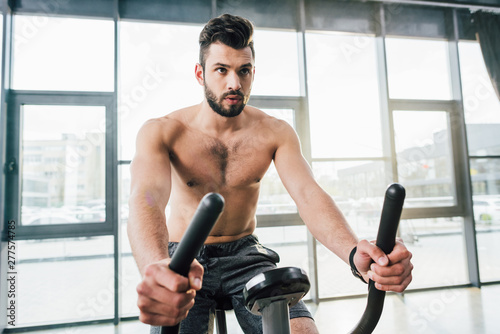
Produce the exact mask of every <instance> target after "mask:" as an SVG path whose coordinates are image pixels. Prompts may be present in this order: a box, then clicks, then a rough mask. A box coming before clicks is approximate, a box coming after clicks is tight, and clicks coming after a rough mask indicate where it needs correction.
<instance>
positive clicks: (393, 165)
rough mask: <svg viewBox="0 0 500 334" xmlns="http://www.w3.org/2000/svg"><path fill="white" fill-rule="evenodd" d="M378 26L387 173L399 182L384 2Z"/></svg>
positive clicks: (383, 142)
mask: <svg viewBox="0 0 500 334" xmlns="http://www.w3.org/2000/svg"><path fill="white" fill-rule="evenodd" d="M378 9H379V10H378V22H379V23H378V26H377V31H376V37H375V48H376V56H377V70H378V75H377V78H378V83H379V84H378V87H379V100H380V102H379V103H380V119H381V120H380V123H381V130H382V150H383V156H384V157H388V158H389V159H390V160H389V161H387V162H386V164H385V168H386V175H387V178H388V180H387V181H388V182H386V183H392V182H398V173H397V160H396V145H395V141H394V126H393V120H392V112H391V111H390V110H389V81H388V73H387V54H386V48H385V38H386V27H385V8H384V5H383V4H380V5H379V7H378Z"/></svg>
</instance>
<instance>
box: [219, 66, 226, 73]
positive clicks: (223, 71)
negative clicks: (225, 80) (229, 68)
mask: <svg viewBox="0 0 500 334" xmlns="http://www.w3.org/2000/svg"><path fill="white" fill-rule="evenodd" d="M217 72H219V73H226V69H225V68H224V67H219V68H218V69H217Z"/></svg>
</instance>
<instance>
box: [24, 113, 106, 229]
mask: <svg viewBox="0 0 500 334" xmlns="http://www.w3.org/2000/svg"><path fill="white" fill-rule="evenodd" d="M105 120H106V109H105V107H103V106H47V105H24V106H22V152H21V154H22V217H21V223H22V225H47V224H73V223H80V222H96V223H99V222H104V221H105V219H106V214H105V165H106V163H105V162H106V161H105V160H106V159H105V151H106V149H105V146H106V145H105V139H106V138H105V124H106V123H105Z"/></svg>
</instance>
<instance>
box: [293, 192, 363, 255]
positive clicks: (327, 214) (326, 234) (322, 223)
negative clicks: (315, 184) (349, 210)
mask: <svg viewBox="0 0 500 334" xmlns="http://www.w3.org/2000/svg"><path fill="white" fill-rule="evenodd" d="M298 208H299V212H300V216H301V218H302V219H303V220H304V222H305V223H306V225H307V227H308V228H309V231H311V233H312V235H313V236H314V237H315V238H316V239H317V240H318V241H319V242H321V243H322V244H323V245H324V246H325V247H327V248H328V249H330V250H331V251H332V252H334V253H335V254H336V255H337V256H338V257H340V258H341V259H342V260H343V261H344V262H346V263H349V253H350V252H351V250H352V249H353V247H354V246H356V244H357V243H358V238H357V236H356V234H355V233H354V231H353V230H352V229H351V227H350V226H349V224H348V223H347V221H346V219H345V218H344V215H343V214H342V212H341V211H340V209H339V208H338V207H337V205H336V204H335V202H334V201H333V200H332V198H331V197H330V196H329V195H328V194H327V193H326V192H325V191H324V190H322V189H319V190H316V192H315V193H313V194H311V196H308V200H307V201H305V202H303V203H301V204H299V205H298Z"/></svg>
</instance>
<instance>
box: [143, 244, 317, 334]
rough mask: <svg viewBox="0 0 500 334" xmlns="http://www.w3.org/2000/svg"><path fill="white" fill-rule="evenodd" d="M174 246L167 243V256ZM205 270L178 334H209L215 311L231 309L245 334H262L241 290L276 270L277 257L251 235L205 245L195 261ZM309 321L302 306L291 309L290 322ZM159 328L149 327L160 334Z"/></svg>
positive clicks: (258, 322) (260, 327)
mask: <svg viewBox="0 0 500 334" xmlns="http://www.w3.org/2000/svg"><path fill="white" fill-rule="evenodd" d="M177 245H178V244H177V243H174V242H170V243H169V245H168V246H169V253H170V256H172V254H173V253H174V252H175V249H176V248H177ZM196 259H197V260H198V261H199V262H200V264H201V265H202V266H203V268H204V269H205V273H204V276H203V286H202V288H201V290H200V291H198V292H197V293H196V298H195V303H194V306H193V308H192V309H191V310H190V311H189V314H188V316H187V318H186V319H184V320H183V321H182V322H181V326H180V333H181V334H204V333H212V332H213V328H214V321H213V320H214V316H215V309H216V308H225V309H228V308H232V309H234V313H235V315H236V318H237V320H238V323H239V325H240V326H241V328H242V330H243V332H244V333H248V334H258V333H262V321H261V319H262V317H261V316H258V315H254V314H252V313H251V312H250V311H248V310H247V309H246V307H245V305H244V303H243V293H242V291H243V288H244V286H245V284H246V283H247V282H248V281H249V280H250V279H251V278H252V277H254V276H255V275H257V274H259V273H261V272H264V271H267V270H270V269H273V268H276V263H278V262H279V260H280V258H279V255H278V254H277V253H276V252H275V251H273V250H271V249H269V248H267V247H264V246H262V245H261V244H260V243H259V241H258V240H257V238H256V237H255V236H254V235H249V236H246V237H243V238H241V239H239V240H236V241H234V242H228V243H222V244H211V245H204V246H203V248H202V249H201V251H200V255H199V256H197V257H196ZM299 317H308V318H311V319H312V316H311V313H310V312H309V310H308V309H307V307H306V305H305V304H304V302H302V301H300V302H299V303H298V304H296V305H295V306H293V307H291V308H290V319H293V318H299ZM160 330H161V327H155V326H153V327H151V333H160Z"/></svg>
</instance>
